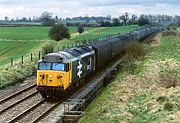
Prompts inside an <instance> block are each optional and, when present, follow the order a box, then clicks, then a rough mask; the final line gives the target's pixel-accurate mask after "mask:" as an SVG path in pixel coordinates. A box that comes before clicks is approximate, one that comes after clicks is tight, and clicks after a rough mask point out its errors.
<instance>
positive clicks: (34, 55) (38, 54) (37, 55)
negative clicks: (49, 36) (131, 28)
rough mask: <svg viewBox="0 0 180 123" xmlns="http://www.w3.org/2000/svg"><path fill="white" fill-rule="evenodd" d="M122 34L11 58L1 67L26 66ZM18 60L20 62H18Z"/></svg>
mask: <svg viewBox="0 0 180 123" xmlns="http://www.w3.org/2000/svg"><path fill="white" fill-rule="evenodd" d="M119 35H120V33H118V34H113V35H106V36H103V37H100V38H96V39H90V40H81V41H76V42H74V43H71V44H65V45H62V46H60V47H56V48H53V49H50V50H46V51H39V52H36V53H30V54H29V55H26V56H21V58H16V59H14V58H10V59H9V60H8V62H9V63H8V62H7V61H6V62H5V63H2V62H1V63H0V66H1V65H2V66H3V65H10V66H13V65H15V64H16V63H18V64H19V63H20V64H24V63H25V62H26V61H31V62H34V61H38V60H40V59H41V57H42V56H44V55H45V54H48V53H52V52H58V51H61V50H64V49H67V48H71V47H74V46H79V45H82V44H93V43H95V42H101V41H104V40H107V39H110V38H112V37H117V36H119ZM17 59H18V60H17Z"/></svg>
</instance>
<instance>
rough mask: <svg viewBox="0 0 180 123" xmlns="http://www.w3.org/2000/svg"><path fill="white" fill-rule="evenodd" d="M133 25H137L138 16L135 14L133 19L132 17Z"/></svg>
mask: <svg viewBox="0 0 180 123" xmlns="http://www.w3.org/2000/svg"><path fill="white" fill-rule="evenodd" d="M131 23H132V24H137V16H136V15H135V14H133V15H132V17H131Z"/></svg>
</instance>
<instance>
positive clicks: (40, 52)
mask: <svg viewBox="0 0 180 123" xmlns="http://www.w3.org/2000/svg"><path fill="white" fill-rule="evenodd" d="M40 58H41V51H39V60H40Z"/></svg>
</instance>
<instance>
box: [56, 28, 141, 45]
mask: <svg viewBox="0 0 180 123" xmlns="http://www.w3.org/2000/svg"><path fill="white" fill-rule="evenodd" d="M136 28H138V26H120V27H100V28H96V29H93V30H90V31H89V32H88V33H83V34H81V35H79V34H77V35H76V36H74V37H73V36H72V38H71V39H70V40H64V41H61V42H58V43H57V45H56V46H58V47H61V46H62V45H64V44H73V43H74V42H76V41H83V40H88V39H96V38H101V37H104V36H107V35H113V34H117V33H119V34H124V33H127V32H130V31H133V30H134V29H136Z"/></svg>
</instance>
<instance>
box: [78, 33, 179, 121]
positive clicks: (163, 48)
mask: <svg viewBox="0 0 180 123" xmlns="http://www.w3.org/2000/svg"><path fill="white" fill-rule="evenodd" d="M157 36H158V37H156V38H155V39H158V40H153V41H152V42H151V44H150V45H145V47H146V49H147V50H148V51H149V52H148V54H147V55H146V57H145V58H144V59H143V60H142V61H138V62H137V63H136V69H135V74H132V73H131V72H130V71H129V68H128V65H127V66H125V67H124V68H122V69H121V70H120V71H119V74H118V76H117V78H116V79H115V80H114V81H113V82H112V83H110V84H109V85H108V86H107V87H105V88H104V89H103V91H102V92H100V94H99V95H98V96H97V98H96V100H95V101H94V102H93V103H92V104H90V106H89V108H88V109H87V111H86V113H85V116H84V117H83V118H82V119H81V121H80V123H89V122H96V123H102V122H103V123H121V122H122V123H124V122H131V123H151V122H158V123H170V122H171V123H178V122H179V121H180V112H179V111H180V87H179V86H180V81H179V80H180V70H179V68H180V56H179V53H180V50H179V49H180V45H179V43H180V36H178V35H177V36H163V37H162V35H161V34H160V35H157ZM159 39H161V40H159ZM139 69H141V71H140V72H139Z"/></svg>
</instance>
